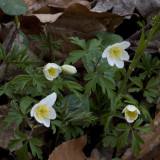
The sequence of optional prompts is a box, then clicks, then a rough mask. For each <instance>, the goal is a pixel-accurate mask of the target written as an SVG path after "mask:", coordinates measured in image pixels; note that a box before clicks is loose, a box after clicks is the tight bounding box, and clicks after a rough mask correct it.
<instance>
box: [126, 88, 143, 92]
mask: <svg viewBox="0 0 160 160" xmlns="http://www.w3.org/2000/svg"><path fill="white" fill-rule="evenodd" d="M140 90H141V88H136V87H133V88H129V89H128V92H139V91H140Z"/></svg>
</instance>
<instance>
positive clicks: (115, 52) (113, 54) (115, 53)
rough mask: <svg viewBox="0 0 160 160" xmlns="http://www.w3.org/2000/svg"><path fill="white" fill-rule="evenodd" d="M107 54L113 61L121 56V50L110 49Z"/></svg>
mask: <svg viewBox="0 0 160 160" xmlns="http://www.w3.org/2000/svg"><path fill="white" fill-rule="evenodd" d="M109 52H110V55H111V57H112V58H114V59H118V58H119V57H120V56H121V55H122V50H121V49H120V48H119V47H118V46H114V47H112V48H111V49H110V50H109Z"/></svg>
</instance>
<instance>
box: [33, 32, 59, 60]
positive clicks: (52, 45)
mask: <svg viewBox="0 0 160 160" xmlns="http://www.w3.org/2000/svg"><path fill="white" fill-rule="evenodd" d="M30 38H31V39H33V40H34V41H35V42H39V43H41V46H40V48H39V49H40V50H41V53H40V56H39V58H40V59H43V57H44V56H45V54H46V53H47V50H48V49H49V50H50V52H55V53H56V52H57V51H58V49H59V47H60V45H61V43H62V41H61V40H58V41H55V42H53V41H52V38H51V36H50V35H49V34H47V33H45V34H43V33H40V36H39V35H30Z"/></svg>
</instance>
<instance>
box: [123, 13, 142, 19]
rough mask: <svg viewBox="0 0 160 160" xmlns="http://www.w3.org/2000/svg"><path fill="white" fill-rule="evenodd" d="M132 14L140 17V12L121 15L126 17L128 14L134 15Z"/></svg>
mask: <svg viewBox="0 0 160 160" xmlns="http://www.w3.org/2000/svg"><path fill="white" fill-rule="evenodd" d="M132 15H134V16H137V17H138V18H140V16H139V14H137V13H128V14H124V15H121V16H122V17H126V16H132Z"/></svg>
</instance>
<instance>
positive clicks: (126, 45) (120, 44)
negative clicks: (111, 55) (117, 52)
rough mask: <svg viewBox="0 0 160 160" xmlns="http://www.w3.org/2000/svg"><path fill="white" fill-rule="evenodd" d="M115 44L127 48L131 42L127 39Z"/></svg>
mask: <svg viewBox="0 0 160 160" xmlns="http://www.w3.org/2000/svg"><path fill="white" fill-rule="evenodd" d="M116 45H117V46H119V47H120V48H121V49H126V48H128V47H129V46H130V45H131V44H130V43H129V42H127V41H123V42H121V43H117V44H116Z"/></svg>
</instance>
